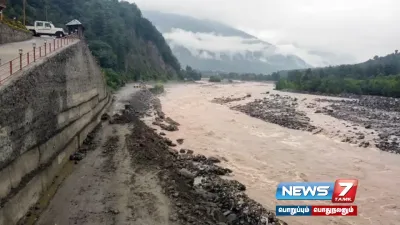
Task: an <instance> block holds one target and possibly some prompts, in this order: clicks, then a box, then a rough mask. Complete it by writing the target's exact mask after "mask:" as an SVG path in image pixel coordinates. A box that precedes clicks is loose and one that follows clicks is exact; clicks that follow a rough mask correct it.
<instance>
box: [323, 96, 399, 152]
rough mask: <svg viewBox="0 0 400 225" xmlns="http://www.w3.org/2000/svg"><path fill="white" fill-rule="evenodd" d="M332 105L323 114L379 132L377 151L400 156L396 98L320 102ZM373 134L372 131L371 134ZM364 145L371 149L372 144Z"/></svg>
mask: <svg viewBox="0 0 400 225" xmlns="http://www.w3.org/2000/svg"><path fill="white" fill-rule="evenodd" d="M317 101H319V102H327V103H330V104H329V105H328V106H327V107H324V108H322V112H323V113H325V114H328V115H330V116H333V117H335V118H338V119H342V120H347V121H351V122H353V123H355V124H357V125H359V126H362V127H364V128H365V129H367V130H372V129H373V130H376V131H377V132H378V138H377V139H375V143H376V147H378V148H379V149H381V150H382V151H387V152H392V153H398V154H400V142H399V137H400V100H399V99H395V98H386V97H377V96H361V97H360V98H359V99H357V100H331V99H318V100H317ZM372 132H373V131H371V133H372ZM364 145H368V146H369V143H368V144H366V143H364Z"/></svg>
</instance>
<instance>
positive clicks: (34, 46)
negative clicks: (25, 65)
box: [32, 43, 36, 62]
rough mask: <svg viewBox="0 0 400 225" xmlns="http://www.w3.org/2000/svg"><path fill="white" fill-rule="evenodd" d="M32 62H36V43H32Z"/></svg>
mask: <svg viewBox="0 0 400 225" xmlns="http://www.w3.org/2000/svg"><path fill="white" fill-rule="evenodd" d="M32 45H33V62H36V43H33V44H32Z"/></svg>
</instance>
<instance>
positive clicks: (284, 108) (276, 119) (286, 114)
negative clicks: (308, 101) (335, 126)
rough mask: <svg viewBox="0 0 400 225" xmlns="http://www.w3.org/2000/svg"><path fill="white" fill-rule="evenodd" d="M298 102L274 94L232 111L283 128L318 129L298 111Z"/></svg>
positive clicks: (288, 97)
mask: <svg viewBox="0 0 400 225" xmlns="http://www.w3.org/2000/svg"><path fill="white" fill-rule="evenodd" d="M297 101H298V100H297V98H292V97H290V96H281V95H279V94H276V95H274V94H272V95H270V98H264V99H256V100H255V101H253V102H250V103H247V104H245V105H238V106H233V107H231V109H233V110H237V111H240V112H243V113H245V114H247V115H249V116H252V117H256V118H259V119H262V120H264V121H267V122H270V123H274V124H278V125H280V126H283V127H287V128H291V129H296V130H306V131H313V130H315V129H316V127H315V126H313V125H311V124H310V118H309V117H307V116H306V114H305V113H304V112H301V111H299V110H297V105H298V103H297Z"/></svg>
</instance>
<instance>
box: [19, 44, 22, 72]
mask: <svg viewBox="0 0 400 225" xmlns="http://www.w3.org/2000/svg"><path fill="white" fill-rule="evenodd" d="M19 69H20V70H22V49H19Z"/></svg>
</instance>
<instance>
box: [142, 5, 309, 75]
mask: <svg viewBox="0 0 400 225" xmlns="http://www.w3.org/2000/svg"><path fill="white" fill-rule="evenodd" d="M143 14H144V16H145V17H147V18H148V19H149V20H150V21H152V22H153V24H154V25H155V26H156V27H157V28H158V29H159V30H160V31H161V32H162V33H163V35H164V37H165V38H166V40H167V41H168V43H169V44H170V46H171V48H172V51H173V53H174V54H175V55H176V57H177V58H178V59H179V61H180V62H181V64H182V65H183V66H185V65H190V66H192V67H193V68H195V69H199V70H207V71H208V70H217V71H226V72H253V73H270V72H274V71H277V70H282V69H300V68H306V67H309V66H311V65H310V64H308V63H306V62H305V61H304V60H303V59H301V58H300V57H298V56H296V55H292V54H282V53H280V50H279V49H278V48H277V47H276V46H274V45H272V44H270V43H268V42H265V41H262V40H259V39H257V38H256V37H254V36H252V35H250V34H247V33H245V32H243V31H240V30H237V29H235V28H232V27H229V26H226V25H224V24H221V23H218V22H214V21H208V20H199V19H195V18H191V17H188V16H182V15H177V14H169V13H161V12H157V11H144V12H143Z"/></svg>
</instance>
